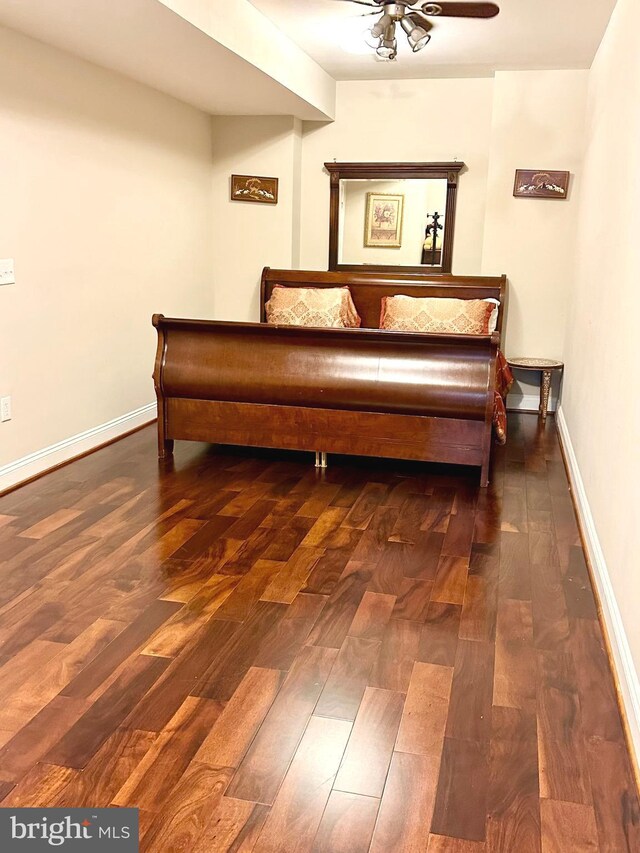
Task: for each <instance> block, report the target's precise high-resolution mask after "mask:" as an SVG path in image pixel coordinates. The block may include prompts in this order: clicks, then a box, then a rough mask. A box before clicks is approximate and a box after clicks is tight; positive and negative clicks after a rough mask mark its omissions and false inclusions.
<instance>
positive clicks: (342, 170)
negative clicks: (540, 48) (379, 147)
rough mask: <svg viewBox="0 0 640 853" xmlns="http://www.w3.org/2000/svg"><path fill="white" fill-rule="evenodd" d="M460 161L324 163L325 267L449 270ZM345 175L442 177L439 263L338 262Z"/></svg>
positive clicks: (365, 177) (361, 177)
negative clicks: (327, 201)
mask: <svg viewBox="0 0 640 853" xmlns="http://www.w3.org/2000/svg"><path fill="white" fill-rule="evenodd" d="M464 165H465V164H464V163H325V164H324V166H325V169H326V170H327V171H328V172H329V175H330V179H331V206H330V210H329V269H330V270H345V271H352V272H353V271H358V270H362V269H363V268H364V269H370V270H372V271H374V270H378V271H384V270H387V271H390V272H404V273H421V274H422V275H424V273H425V270H427V271H428V272H429V273H433V274H436V275H437V274H439V273H450V272H451V261H452V257H453V233H454V228H455V216H456V193H457V191H458V176H459V174H460V172H461V171H462V169H463V168H464ZM348 178H352V179H353V178H359V179H360V180H366V179H373V180H376V179H378V180H379V179H382V180H389V179H391V180H393V179H396V180H399V179H409V178H418V179H420V178H422V179H424V178H444V179H445V180H446V181H447V203H446V208H445V219H444V221H445V229H444V241H443V245H442V256H441V263H440V265H439V266H427V265H416V266H395V265H393V264H341V263H339V261H338V252H339V246H338V241H339V236H338V235H339V232H340V181H341V180H345V179H348Z"/></svg>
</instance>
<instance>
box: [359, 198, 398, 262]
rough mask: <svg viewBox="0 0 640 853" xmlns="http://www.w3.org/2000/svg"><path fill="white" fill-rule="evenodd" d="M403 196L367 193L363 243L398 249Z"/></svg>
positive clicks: (373, 246)
mask: <svg viewBox="0 0 640 853" xmlns="http://www.w3.org/2000/svg"><path fill="white" fill-rule="evenodd" d="M403 213H404V196H403V195H391V194H388V193H367V206H366V216H365V223H364V245H365V246H367V247H371V248H375V247H384V248H386V249H399V248H400V247H401V246H402V216H403Z"/></svg>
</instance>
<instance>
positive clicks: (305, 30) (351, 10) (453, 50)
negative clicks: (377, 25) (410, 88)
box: [251, 0, 616, 80]
mask: <svg viewBox="0 0 640 853" xmlns="http://www.w3.org/2000/svg"><path fill="white" fill-rule="evenodd" d="M251 2H252V3H253V5H254V6H255V7H256V8H258V9H259V10H260V11H261V12H263V13H264V14H265V15H266V16H267V17H269V18H270V19H272V20H273V21H274V22H275V23H277V25H278V26H279V27H280V28H281V29H282V30H283V31H284V32H285V33H286V34H287V35H288V36H289V37H290V38H291V39H292V40H293V41H295V42H296V43H297V44H298V45H299V46H300V47H301V48H302V49H303V50H304V51H306V53H308V54H309V56H311V57H312V59H315V60H316V62H318V63H319V64H320V65H321V66H322V67H323V68H324V69H325V70H326V71H328V72H329V73H330V74H331V75H332V76H333V77H335V78H336V79H337V80H359V79H375V78H387V79H400V78H420V77H442V76H474V75H480V76H481V75H489V74H492V73H493V72H494V71H499V70H541V69H561V68H588V67H589V66H590V65H591V62H592V60H593V57H594V55H595V52H596V50H597V48H598V45H599V44H600V41H601V39H602V36H603V34H604V31H605V29H606V26H607V22H608V20H609V17H610V16H611V12H612V11H613V7H614V6H615V3H616V0H496V2H497V3H498V5H499V6H500V7H501V9H500V14H499V15H498V16H497V17H496V18H492V19H489V20H462V19H454V18H446V19H445V18H440V19H434V18H432V19H431V20H432V21H433V22H434V23H435V26H434V28H433V30H432V31H431V42H430V43H429V44H428V45H427V46H426V47H425V48H424V49H423V50H422V51H421V52H420V53H417V54H412V53H411V51H410V49H409V47H408V45H407V43H406V38H405V35H404V33H403V32H400V33H399V34H398V35H399V38H398V43H399V45H400V50H399V56H398V59H397V60H396V61H395V62H384V61H380V60H377V59H376V58H375V57H374V56H373V51H372V50H371V49H370V48H367V47H362V44H363V39H362V32H363V30H364V29H365V27H366V26H367V24H368V23H369V24H370V22H372V21H375V20H376V18H375V17H368V18H366V17H360V14H361V13H362V12H365V13H366V12H367V11H368V10H367V9H366V8H365V7H364V6H358V5H355V4H354V3H351V2H347V0H345V1H344V2H342V1H341V0H251ZM359 49H362V52H361V53H350V52H349V50H355V51H357V50H359Z"/></svg>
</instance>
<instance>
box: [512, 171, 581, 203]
mask: <svg viewBox="0 0 640 853" xmlns="http://www.w3.org/2000/svg"><path fill="white" fill-rule="evenodd" d="M569 174H570V173H569V172H552V171H550V170H543V169H516V180H515V183H514V185H513V194H514V196H515V197H516V198H566V197H567V192H568V190H569Z"/></svg>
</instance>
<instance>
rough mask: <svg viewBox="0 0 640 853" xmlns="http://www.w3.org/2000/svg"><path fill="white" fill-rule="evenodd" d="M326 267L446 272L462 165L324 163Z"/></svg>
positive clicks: (451, 246)
mask: <svg viewBox="0 0 640 853" xmlns="http://www.w3.org/2000/svg"><path fill="white" fill-rule="evenodd" d="M325 167H326V169H327V171H328V172H329V174H330V176H331V214H330V223H329V269H330V270H351V269H353V270H357V269H361V268H362V266H369V267H371V268H373V269H385V270H389V269H392V270H396V271H398V272H424V271H425V268H427V269H428V270H429V272H430V273H439V272H441V273H448V272H451V261H452V254H453V231H454V224H455V205H456V191H457V188H458V175H459V173H460V171H461V170H462V168H463V167H464V163H325Z"/></svg>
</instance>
